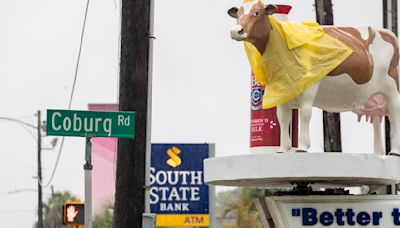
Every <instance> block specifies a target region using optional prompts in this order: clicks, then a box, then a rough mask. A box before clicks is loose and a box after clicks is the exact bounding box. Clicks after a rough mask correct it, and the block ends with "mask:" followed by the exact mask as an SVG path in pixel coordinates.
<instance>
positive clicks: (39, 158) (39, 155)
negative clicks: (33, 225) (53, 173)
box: [37, 111, 44, 228]
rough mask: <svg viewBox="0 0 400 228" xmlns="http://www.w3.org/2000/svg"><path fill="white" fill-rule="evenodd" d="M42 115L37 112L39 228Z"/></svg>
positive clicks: (40, 226) (40, 213)
mask: <svg viewBox="0 0 400 228" xmlns="http://www.w3.org/2000/svg"><path fill="white" fill-rule="evenodd" d="M41 121H42V120H41V113H40V111H38V112H37V156H38V159H37V162H38V176H37V178H38V228H44V226H43V200H42V126H41Z"/></svg>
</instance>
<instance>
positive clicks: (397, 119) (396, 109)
mask: <svg viewBox="0 0 400 228" xmlns="http://www.w3.org/2000/svg"><path fill="white" fill-rule="evenodd" d="M388 98H389V104H388V105H389V107H388V108H389V120H390V128H391V130H392V132H393V133H392V138H391V150H390V155H397V156H400V95H399V93H398V92H397V91H396V92H395V93H393V94H391V96H390V97H388Z"/></svg>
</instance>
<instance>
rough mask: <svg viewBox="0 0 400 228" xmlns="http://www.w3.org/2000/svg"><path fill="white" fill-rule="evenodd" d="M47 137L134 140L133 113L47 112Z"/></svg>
mask: <svg viewBox="0 0 400 228" xmlns="http://www.w3.org/2000/svg"><path fill="white" fill-rule="evenodd" d="M46 131H47V135H57V136H78V137H115V138H131V139H132V138H135V113H134V112H98V111H73V110H51V109H49V110H47V127H46Z"/></svg>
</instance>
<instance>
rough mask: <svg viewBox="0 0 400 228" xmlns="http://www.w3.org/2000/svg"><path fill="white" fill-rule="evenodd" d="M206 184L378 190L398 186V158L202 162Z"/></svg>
mask: <svg viewBox="0 0 400 228" xmlns="http://www.w3.org/2000/svg"><path fill="white" fill-rule="evenodd" d="M204 172H205V182H206V183H207V184H213V185H224V186H243V187H267V188H268V187H271V188H278V187H291V186H292V185H293V183H296V182H309V183H312V184H313V185H314V186H318V187H355V186H362V185H369V186H379V185H390V184H396V183H400V157H396V156H378V155H374V154H349V153H276V154H249V155H240V156H230V157H215V158H209V159H206V160H205V161H204Z"/></svg>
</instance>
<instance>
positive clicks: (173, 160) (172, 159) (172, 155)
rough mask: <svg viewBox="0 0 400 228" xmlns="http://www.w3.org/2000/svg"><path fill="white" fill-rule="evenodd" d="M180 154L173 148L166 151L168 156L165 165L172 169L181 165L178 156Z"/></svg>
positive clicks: (179, 151) (177, 149)
mask: <svg viewBox="0 0 400 228" xmlns="http://www.w3.org/2000/svg"><path fill="white" fill-rule="evenodd" d="M180 153H181V150H180V149H179V148H178V147H176V146H173V147H172V148H170V149H168V150H167V154H168V156H169V159H168V160H167V164H168V165H169V166H171V167H172V168H176V167H178V166H180V165H181V164H182V160H181V158H180V157H179V156H178V155H179V154H180Z"/></svg>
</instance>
